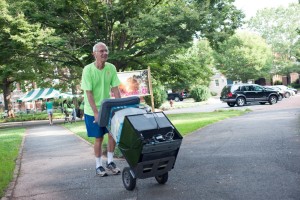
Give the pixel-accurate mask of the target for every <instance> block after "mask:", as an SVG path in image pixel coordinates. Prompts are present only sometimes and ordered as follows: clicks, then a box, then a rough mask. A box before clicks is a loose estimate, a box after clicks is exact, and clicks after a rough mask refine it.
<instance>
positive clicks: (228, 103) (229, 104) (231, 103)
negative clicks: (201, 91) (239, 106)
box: [227, 102, 235, 107]
mask: <svg viewBox="0 0 300 200" xmlns="http://www.w3.org/2000/svg"><path fill="white" fill-rule="evenodd" d="M227 105H228V106H230V107H234V105H235V103H233V102H227Z"/></svg>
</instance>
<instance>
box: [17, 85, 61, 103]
mask: <svg viewBox="0 0 300 200" xmlns="http://www.w3.org/2000/svg"><path fill="white" fill-rule="evenodd" d="M59 94H60V92H59V91H58V90H55V89H54V88H38V89H34V90H31V91H30V92H28V93H27V94H25V95H24V96H23V97H21V98H20V99H18V100H17V102H27V101H36V100H41V99H50V98H57V96H58V95H59Z"/></svg>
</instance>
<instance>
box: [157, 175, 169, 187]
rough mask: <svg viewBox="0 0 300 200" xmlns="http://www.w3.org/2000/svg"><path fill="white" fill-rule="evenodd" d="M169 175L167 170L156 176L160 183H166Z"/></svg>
mask: <svg viewBox="0 0 300 200" xmlns="http://www.w3.org/2000/svg"><path fill="white" fill-rule="evenodd" d="M168 177H169V175H168V172H166V173H164V174H162V175H160V176H155V179H156V181H157V182H158V183H159V184H165V183H166V182H167V181H168Z"/></svg>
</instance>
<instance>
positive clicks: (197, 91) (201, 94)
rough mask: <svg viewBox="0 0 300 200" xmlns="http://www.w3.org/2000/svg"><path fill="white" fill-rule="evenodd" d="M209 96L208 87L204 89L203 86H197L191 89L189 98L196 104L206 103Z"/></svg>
mask: <svg viewBox="0 0 300 200" xmlns="http://www.w3.org/2000/svg"><path fill="white" fill-rule="evenodd" d="M210 96H211V95H210V92H209V89H208V87H206V86H204V85H199V86H197V87H195V88H194V89H192V91H191V97H192V98H193V99H194V100H195V101H196V102H200V101H206V100H207V99H208V98H209V97H210Z"/></svg>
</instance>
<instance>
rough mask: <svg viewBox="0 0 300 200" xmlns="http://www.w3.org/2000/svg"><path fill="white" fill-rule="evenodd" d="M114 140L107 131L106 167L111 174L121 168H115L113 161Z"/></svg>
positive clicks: (117, 172)
mask: <svg viewBox="0 0 300 200" xmlns="http://www.w3.org/2000/svg"><path fill="white" fill-rule="evenodd" d="M115 146H116V142H115V140H114V138H113V137H112V136H111V134H109V133H108V145H107V165H106V168H107V169H108V170H110V171H111V172H112V173H113V174H119V173H120V172H121V170H120V169H119V168H117V166H116V164H115V163H114V161H113V158H114V151H115Z"/></svg>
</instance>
